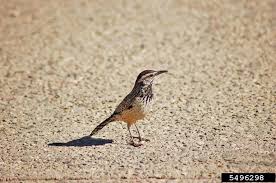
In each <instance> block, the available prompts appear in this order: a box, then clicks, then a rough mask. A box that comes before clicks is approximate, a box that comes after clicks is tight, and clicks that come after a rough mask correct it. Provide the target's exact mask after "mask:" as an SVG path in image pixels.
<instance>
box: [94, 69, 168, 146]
mask: <svg viewBox="0 0 276 183" xmlns="http://www.w3.org/2000/svg"><path fill="white" fill-rule="evenodd" d="M166 72H168V71H167V70H159V71H154V70H144V71H142V72H141V73H140V74H139V75H138V76H137V79H136V81H135V84H134V87H133V89H132V90H131V92H130V93H129V94H128V95H127V96H126V97H125V98H124V99H123V100H122V102H121V103H120V104H119V105H118V106H117V107H116V109H115V110H114V112H113V113H112V114H111V115H110V116H109V117H108V118H107V119H105V120H104V121H103V122H101V123H100V124H99V125H98V126H96V128H94V130H93V131H92V132H91V134H90V135H89V136H91V137H92V136H93V135H95V134H97V133H98V132H99V131H100V130H101V129H102V128H104V127H105V126H106V125H108V124H109V123H111V122H114V121H123V122H126V123H127V129H128V132H129V135H130V138H131V141H130V143H129V144H130V145H133V146H135V147H138V146H141V145H142V144H141V143H140V142H141V141H149V140H148V139H143V138H141V135H140V132H139V130H138V127H137V126H136V124H135V123H136V122H137V121H139V120H142V119H144V118H145V116H146V115H147V113H148V112H149V103H151V102H152V100H153V90H152V85H153V81H154V79H155V77H156V76H158V75H160V74H162V73H166ZM132 125H134V126H135V128H136V131H137V133H138V137H134V136H132V134H131V131H130V127H131V126H132ZM134 138H138V139H139V143H135V142H134Z"/></svg>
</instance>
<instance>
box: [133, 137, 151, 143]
mask: <svg viewBox="0 0 276 183" xmlns="http://www.w3.org/2000/svg"><path fill="white" fill-rule="evenodd" d="M133 138H135V139H139V142H141V141H144V142H149V141H150V140H149V139H146V138H142V137H133Z"/></svg>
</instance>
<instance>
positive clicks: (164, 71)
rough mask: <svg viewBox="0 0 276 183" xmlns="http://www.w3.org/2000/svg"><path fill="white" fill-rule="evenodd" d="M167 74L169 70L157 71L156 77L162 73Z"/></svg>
mask: <svg viewBox="0 0 276 183" xmlns="http://www.w3.org/2000/svg"><path fill="white" fill-rule="evenodd" d="M166 72H168V71H167V70H161V71H157V72H156V73H155V76H157V75H159V74H162V73H166Z"/></svg>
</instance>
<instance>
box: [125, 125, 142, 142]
mask: <svg viewBox="0 0 276 183" xmlns="http://www.w3.org/2000/svg"><path fill="white" fill-rule="evenodd" d="M127 129H128V132H129V135H130V138H131V141H130V145H133V146H134V147H139V146H141V145H142V144H136V143H135V142H134V139H133V136H132V135H131V132H130V125H127Z"/></svg>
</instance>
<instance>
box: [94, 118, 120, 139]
mask: <svg viewBox="0 0 276 183" xmlns="http://www.w3.org/2000/svg"><path fill="white" fill-rule="evenodd" d="M112 121H115V120H114V116H113V115H111V116H110V117H109V118H107V119H106V120H104V121H103V122H101V123H100V124H99V125H98V126H97V127H96V128H95V129H94V130H93V131H92V132H91V134H90V136H93V135H95V134H96V133H98V131H100V130H101V129H102V128H103V127H105V126H106V125H108V124H109V123H110V122H112Z"/></svg>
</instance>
